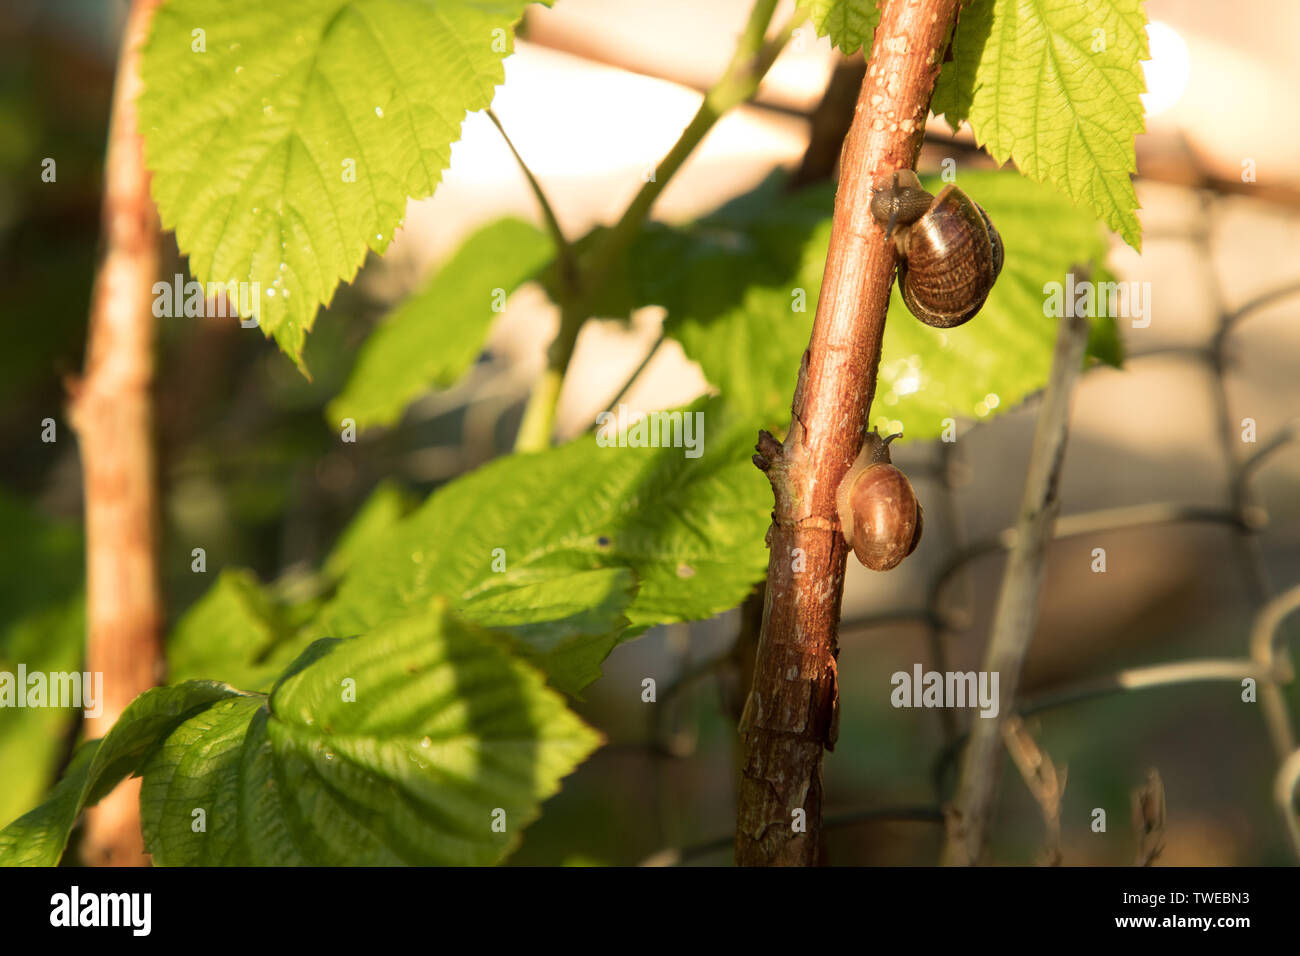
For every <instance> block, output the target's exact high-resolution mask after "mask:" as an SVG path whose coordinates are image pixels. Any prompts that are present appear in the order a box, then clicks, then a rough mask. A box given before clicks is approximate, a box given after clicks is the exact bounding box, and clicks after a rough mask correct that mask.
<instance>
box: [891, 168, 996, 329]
mask: <svg viewBox="0 0 1300 956" xmlns="http://www.w3.org/2000/svg"><path fill="white" fill-rule="evenodd" d="M871 215H872V217H873V218H874V219H875V220H876V222H878V223H880V225H881V226H883V227H884V228H885V234H886V235H889V236H892V237H893V239H894V242H895V243H896V244H897V246H898V254H899V256H900V257H901V258H900V259H899V263H898V286H899V289H900V290H901V291H902V293H903V302H904V303H905V304H906V305H907V308H908V311H909V312H911V313H912V314H913V315H914V316H916V317H917V318H918V319H920V320H921V321H922V322H924V323H925V324H926V325H932V326H935V327H936V328H940V329H950V328H952V327H953V326H957V325H961V324H962V323H963V322H967V321H969V320H970V319H971V318H972V317H974V315H975V313H976V312H978V311H979V310H980V307H981V306H982V305H984V300H985V299H987V298H988V294H989V290H991V289H992V288H993V283H994V281H995V280H996V279H997V277H998V273H999V272H1001V271H1002V257H1003V252H1002V237H1001V236H999V235H998V231H997V230H996V229H994V228H993V223H992V222H991V221H990V220H989V217H988V213H986V212H985V211H984V210H983V209H981V208H980V207H979V206H977V205H976V204H975V203H974V201H972V200H971V198H970V197H969V196H967V195H966V194H965V193H964V192H962V191H961V190H960V189H958V188H957V187H956V186H952V185H948V186H944V187H943V189H941V190H940V191H939V195H937V196H931V195H930V194H929V193H928V192H926V191H925V189H923V188H922V187H921V180H919V179H918V178H917V176H916V173H914V172H912V170H910V169H900V170H899V171H898V172H896V173H894V175H893V177H892V178H891V180H890V182H889V183H887V184H884V185H880V186H877V188H876V190H875V193H874V195H873V196H872V197H871Z"/></svg>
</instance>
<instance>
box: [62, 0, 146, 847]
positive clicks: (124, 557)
mask: <svg viewBox="0 0 1300 956" xmlns="http://www.w3.org/2000/svg"><path fill="white" fill-rule="evenodd" d="M158 2H159V0H135V2H134V3H133V4H132V5H131V11H130V14H129V15H128V19H127V24H126V30H125V33H124V36H123V41H122V54H121V57H120V59H119V61H118V68H117V79H116V85H115V88H114V92H113V112H112V118H111V119H110V121H109V132H108V151H107V157H106V160H105V171H104V208H103V230H104V253H103V259H102V261H101V263H100V265H99V271H98V273H97V275H96V277H95V288H94V293H93V295H92V299H91V306H90V332H89V344H88V348H87V356H86V369H85V374H84V376H83V377H82V378H81V380H80V381H76V382H72V383H70V385H69V391H70V393H71V404H70V408H69V417H70V419H71V421H72V424H73V427H74V428H75V429H76V431H77V435H78V438H79V441H80V444H81V463H82V475H83V482H84V487H85V498H86V592H87V593H86V667H87V669H88V670H89V671H91V672H92V673H102V674H103V675H104V684H103V687H104V691H103V696H104V701H103V705H104V706H103V712H102V713H101V714H100V715H99V716H98V717H95V718H87V720H86V726H85V733H86V736H87V737H88V738H93V737H102V736H103V735H104V734H106V733H107V732H108V730H109V728H111V727H112V726H113V723H114V722H115V721H116V720H117V718H118V717H119V716H120V715H121V713H122V711H123V710H124V709H125V708H126V706H127V704H129V703H130V702H131V701H132V700H134V699H135V698H136V697H137V696H138V695H139V694H141V693H143V692H144V691H146V690H148V689H149V688H150V687H153V686H154V685H155V684H157V682H158V680H159V678H160V677H161V669H162V647H161V639H160V630H161V626H162V616H163V614H162V594H161V588H160V585H159V580H158V563H157V546H156V545H157V528H158V517H157V514H158V507H157V479H156V475H155V467H154V447H153V409H152V406H151V397H150V386H151V384H152V380H153V334H154V321H153V306H152V299H153V296H152V290H153V283H154V280H155V279H156V277H157V272H158V221H157V213H156V211H155V209H154V204H153V201H152V200H151V199H150V197H149V175H148V172H147V171H146V169H145V165H144V150H143V145H142V143H141V140H140V137H139V135H138V134H137V131H136V111H135V98H136V96H137V95H138V94H139V91H140V80H139V69H138V64H139V47H140V44H141V43H142V42H143V41H144V37H145V33H146V30H147V27H148V23H149V17H150V15H151V14H152V12H153V9H154V7H156V6H157V5H158ZM139 792H140V786H139V781H138V780H129V781H126V782H125V783H123V784H122V785H121V786H120V787H118V788H117V789H116V790H115V791H113V793H112V794H110V795H109V796H108V797H106V798H105V799H104V800H102V801H101V802H100V803H99V804H98V805H97V806H96V807H94V808H93V809H91V810H90V811H89V813H88V814H87V822H86V833H85V838H84V840H83V843H82V853H83V859H84V860H85V862H87V863H90V864H92V865H108V866H131V865H141V864H144V863H147V862H148V857H147V855H146V854H145V852H144V843H143V839H142V837H141V835H140V804H139Z"/></svg>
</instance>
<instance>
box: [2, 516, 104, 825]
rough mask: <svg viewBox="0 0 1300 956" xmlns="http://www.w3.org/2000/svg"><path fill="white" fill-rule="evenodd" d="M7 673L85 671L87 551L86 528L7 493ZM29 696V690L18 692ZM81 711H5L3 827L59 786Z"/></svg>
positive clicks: (4, 642) (4, 638) (4, 595)
mask: <svg viewBox="0 0 1300 956" xmlns="http://www.w3.org/2000/svg"><path fill="white" fill-rule="evenodd" d="M0 527H3V528H4V534H5V546H4V548H0V672H5V673H7V674H12V675H15V676H14V681H15V684H16V682H17V680H16V676H17V672H18V667H19V665H22V666H23V667H25V668H26V672H27V673H28V674H35V673H41V674H51V673H69V672H74V671H78V670H80V668H81V666H82V660H83V654H82V643H83V641H84V640H85V634H86V624H85V601H84V597H83V594H82V586H81V582H82V562H83V560H84V551H83V544H82V538H81V534H80V532H79V530H78V529H77V528H76V527H75V526H74V525H71V524H64V523H60V522H55V521H51V520H50V519H48V518H46V517H44V516H43V515H41V514H40V513H38V512H37V511H35V510H33V509H31V508H30V507H28V506H27V505H26V504H24V503H23V502H22V501H20V500H18V499H15V498H11V497H10V496H8V495H5V494H0ZM16 690H17V691H18V692H19V693H22V692H23V691H24V690H25V688H16ZM78 719H80V712H79V711H78V710H76V709H75V708H61V707H22V708H14V707H6V708H5V709H4V710H2V711H0V768H2V770H3V776H4V785H3V786H0V824H3V823H8V822H9V821H10V820H13V819H14V818H15V817H17V816H18V815H19V814H21V813H24V812H25V811H27V810H29V809H30V808H31V807H33V806H34V805H35V804H36V803H37V802H38V801H39V800H40V798H41V795H42V794H43V793H44V792H45V791H46V789H47V788H48V787H49V785H50V784H51V783H52V782H53V781H54V779H55V777H56V775H57V772H58V765H59V762H60V760H61V759H62V758H63V756H64V753H65V751H64V747H65V746H66V744H65V741H66V740H67V739H68V734H69V732H70V731H71V729H72V727H73V725H74V723H75V722H76V721H77V720H78Z"/></svg>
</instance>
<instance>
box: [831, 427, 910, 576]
mask: <svg viewBox="0 0 1300 956" xmlns="http://www.w3.org/2000/svg"><path fill="white" fill-rule="evenodd" d="M897 437H898V436H897V435H890V436H889V437H887V438H882V437H881V436H880V434H879V432H876V431H872V432H869V433H867V435H866V438H865V440H864V441H863V445H862V451H861V452H860V453H859V454H858V459H857V461H855V462H854V463H853V466H852V467H851V468H850V469H849V471H848V474H846V475H845V476H844V480H843V481H842V482H841V483H840V486H839V490H838V496H837V504H838V506H839V513H840V529H841V531H842V532H843V534H844V539H845V540H846V541H847V542H848V543H849V544H850V545H851V546H852V547H853V553H854V555H855V556H856V557H857V559H858V560H859V561H860V562H862V564H863V565H865V566H866V567H868V568H870V569H871V570H873V571H888V570H890V569H891V568H895V567H897V566H898V565H899V564H900V563H901V562H902V560H903V559H904V558H905V557H907V556H908V555H909V554H911V553H912V552H913V551H915V550H916V546H917V544H918V543H919V542H920V540H921V529H922V515H921V506H920V505H919V504H918V503H917V500H916V492H914V491H913V490H912V483H911V482H910V481H908V480H907V476H906V475H905V474H903V473H902V472H901V471H899V470H898V469H897V468H895V467H894V465H893V464H891V463H890V460H889V443H890V442H891V441H893V440H894V439H895V438H897Z"/></svg>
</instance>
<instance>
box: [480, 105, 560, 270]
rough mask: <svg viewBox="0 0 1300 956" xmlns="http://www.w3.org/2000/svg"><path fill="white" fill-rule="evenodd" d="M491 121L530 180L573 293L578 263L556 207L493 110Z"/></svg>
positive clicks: (557, 259) (525, 176) (556, 255)
mask: <svg viewBox="0 0 1300 956" xmlns="http://www.w3.org/2000/svg"><path fill="white" fill-rule="evenodd" d="M487 115H488V119H490V120H491V121H492V122H493V124H495V126H496V128H497V132H499V133H500V134H501V138H502V139H503V140H505V141H506V145H507V146H508V147H510V152H511V153H512V154H513V155H514V157H515V162H517V163H518V164H519V169H520V170H521V171H522V172H523V174H524V178H525V179H527V180H528V185H529V187H530V188H531V189H532V191H533V195H534V196H536V197H537V205H538V206H540V207H541V209H542V218H544V219H545V220H546V231H547V232H549V233H550V234H551V242H552V243H554V245H555V258H556V261H557V262H558V263H559V267H560V282H561V283H562V285H563V287H564V288H565V289H566V290H568V291H573V290H574V289H576V287H577V281H578V261H577V259H576V258H575V257H574V255H573V246H572V245H570V244H569V240H568V239H566V238H565V236H564V230H563V229H561V228H560V220H559V219H557V218H556V217H555V207H553V206H552V205H551V203H550V200H548V199H547V198H546V193H545V192H544V191H543V190H542V184H541V183H539V182H538V181H537V177H536V176H534V175H533V171H532V170H531V169H529V168H528V164H527V163H525V162H524V158H523V157H522V156H520V155H519V150H517V149H515V144H514V141H513V140H511V139H510V136H509V135H508V134H507V133H506V128H505V127H504V126H502V125H501V120H500V119H499V118H498V117H497V114H496V113H494V112H493V111H492V110H491V109H489V110H488V111H487Z"/></svg>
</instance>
